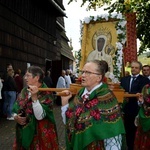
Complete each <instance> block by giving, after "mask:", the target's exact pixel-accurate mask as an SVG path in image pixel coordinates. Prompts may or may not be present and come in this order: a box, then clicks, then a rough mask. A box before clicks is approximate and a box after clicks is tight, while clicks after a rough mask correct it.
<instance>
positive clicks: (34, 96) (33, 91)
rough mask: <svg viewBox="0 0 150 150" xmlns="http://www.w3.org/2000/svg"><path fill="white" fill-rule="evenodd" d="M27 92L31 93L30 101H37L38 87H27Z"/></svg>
mask: <svg viewBox="0 0 150 150" xmlns="http://www.w3.org/2000/svg"><path fill="white" fill-rule="evenodd" d="M28 91H29V92H30V93H31V99H32V101H36V100H37V99H38V97H37V93H38V91H39V90H38V87H37V86H33V85H29V86H28Z"/></svg>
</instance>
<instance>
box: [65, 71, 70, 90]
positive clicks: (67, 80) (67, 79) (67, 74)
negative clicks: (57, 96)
mask: <svg viewBox="0 0 150 150" xmlns="http://www.w3.org/2000/svg"><path fill="white" fill-rule="evenodd" d="M65 80H66V88H70V84H71V78H70V70H69V69H67V70H66V75H65Z"/></svg>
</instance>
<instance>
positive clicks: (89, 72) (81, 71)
mask: <svg viewBox="0 0 150 150" xmlns="http://www.w3.org/2000/svg"><path fill="white" fill-rule="evenodd" d="M79 72H80V73H81V74H85V75H87V76H89V75H90V74H96V75H100V73H96V72H91V71H84V70H80V71H79Z"/></svg>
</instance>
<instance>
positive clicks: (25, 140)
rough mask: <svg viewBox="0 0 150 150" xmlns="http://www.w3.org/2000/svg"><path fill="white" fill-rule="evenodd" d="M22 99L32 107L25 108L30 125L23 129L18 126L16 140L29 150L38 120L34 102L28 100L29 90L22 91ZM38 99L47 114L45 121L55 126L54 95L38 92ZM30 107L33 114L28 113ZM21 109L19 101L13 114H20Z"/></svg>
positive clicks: (44, 86) (43, 86) (14, 107)
mask: <svg viewBox="0 0 150 150" xmlns="http://www.w3.org/2000/svg"><path fill="white" fill-rule="evenodd" d="M46 87H47V86H46V85H45V84H42V86H41V88H46ZM21 99H22V100H23V99H24V100H26V101H27V102H26V103H25V105H26V106H27V105H28V104H29V103H30V105H28V107H26V108H25V109H26V110H25V111H26V113H27V118H28V120H29V123H28V124H27V125H25V126H23V127H21V126H20V125H18V124H17V125H16V140H17V143H18V144H19V145H21V146H23V147H24V148H25V149H28V148H29V146H30V144H31V142H32V140H33V138H34V135H35V134H36V122H37V120H36V118H35V116H34V115H33V110H32V102H31V100H30V99H28V92H27V88H24V89H23V90H22V92H21ZM38 99H39V101H40V103H41V105H42V107H43V109H44V110H45V112H46V117H45V119H49V120H50V121H51V122H52V123H54V124H55V119H54V115H53V111H52V105H53V97H52V95H51V94H49V93H47V92H38ZM29 107H30V109H31V110H32V113H28V112H27V108H29ZM20 109H23V106H21V103H20V102H19V101H18V100H17V101H16V102H15V104H14V106H13V112H14V113H17V114H18V111H19V110H20Z"/></svg>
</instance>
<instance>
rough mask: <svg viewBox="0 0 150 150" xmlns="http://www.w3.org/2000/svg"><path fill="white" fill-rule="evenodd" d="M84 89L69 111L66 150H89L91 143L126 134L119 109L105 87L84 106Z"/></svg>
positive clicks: (104, 85)
mask: <svg viewBox="0 0 150 150" xmlns="http://www.w3.org/2000/svg"><path fill="white" fill-rule="evenodd" d="M83 92H84V88H82V89H81V90H80V91H79V92H78V94H77V95H76V96H75V98H74V100H73V101H71V102H70V104H69V108H68V109H67V111H66V143H67V150H72V149H73V150H83V149H88V148H87V147H88V146H89V145H90V143H92V142H94V141H99V140H104V139H107V138H111V137H114V136H117V135H119V134H124V133H125V129H124V125H123V121H122V118H121V113H120V107H119V105H118V102H117V99H116V98H115V96H114V94H113V93H112V92H111V91H110V90H109V88H108V86H107V85H106V84H103V85H102V86H100V87H99V88H98V89H96V90H94V91H93V92H92V93H91V94H90V96H89V99H88V100H87V101H86V102H84V103H83V99H82V97H81V96H82V93H83Z"/></svg>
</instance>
